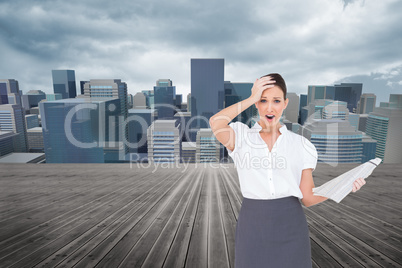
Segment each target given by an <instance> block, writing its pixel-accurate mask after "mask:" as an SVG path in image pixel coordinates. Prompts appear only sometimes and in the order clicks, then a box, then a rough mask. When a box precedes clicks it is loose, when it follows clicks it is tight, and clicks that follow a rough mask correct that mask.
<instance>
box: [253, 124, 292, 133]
mask: <svg viewBox="0 0 402 268" xmlns="http://www.w3.org/2000/svg"><path fill="white" fill-rule="evenodd" d="M252 129H257V130H258V131H260V130H261V129H262V127H261V125H260V123H258V122H255V124H254V126H253V127H252ZM287 130H288V129H287V127H286V125H282V126H281V127H280V128H279V132H280V133H281V134H284V133H285V132H286V131H287Z"/></svg>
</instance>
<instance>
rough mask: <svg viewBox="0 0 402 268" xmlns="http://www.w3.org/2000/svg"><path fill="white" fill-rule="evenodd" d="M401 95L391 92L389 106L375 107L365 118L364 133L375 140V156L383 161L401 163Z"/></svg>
mask: <svg viewBox="0 0 402 268" xmlns="http://www.w3.org/2000/svg"><path fill="white" fill-rule="evenodd" d="M401 97H402V94H391V95H390V98H389V99H390V102H389V103H388V106H389V107H376V108H374V111H373V112H371V113H370V114H369V116H368V118H367V125H366V133H367V135H369V136H370V137H371V138H373V139H374V140H376V141H377V149H376V157H379V158H381V159H382V160H383V162H384V163H402V139H401V133H402V101H400V100H402V98H401ZM398 101H399V102H398Z"/></svg>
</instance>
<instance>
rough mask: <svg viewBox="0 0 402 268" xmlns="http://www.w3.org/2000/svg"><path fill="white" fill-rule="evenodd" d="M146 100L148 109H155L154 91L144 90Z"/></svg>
mask: <svg viewBox="0 0 402 268" xmlns="http://www.w3.org/2000/svg"><path fill="white" fill-rule="evenodd" d="M141 92H142V93H144V95H145V98H146V105H147V107H148V108H151V109H155V98H154V91H153V90H142V91H141Z"/></svg>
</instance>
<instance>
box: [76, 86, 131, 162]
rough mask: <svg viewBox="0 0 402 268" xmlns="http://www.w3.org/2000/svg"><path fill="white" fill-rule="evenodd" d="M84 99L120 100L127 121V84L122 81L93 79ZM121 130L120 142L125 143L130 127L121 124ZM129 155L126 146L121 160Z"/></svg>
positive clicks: (121, 110) (124, 118)
mask: <svg viewBox="0 0 402 268" xmlns="http://www.w3.org/2000/svg"><path fill="white" fill-rule="evenodd" d="M84 97H90V98H96V99H99V100H102V99H110V98H116V99H119V101H120V105H119V108H120V114H121V115H122V116H123V118H122V119H123V120H126V119H127V115H128V102H127V84H126V83H125V82H122V81H121V79H91V80H90V81H89V82H88V83H85V84H84ZM123 120H122V121H123ZM119 122H121V121H119ZM123 128H124V129H123ZM119 129H120V130H119V135H120V137H119V140H120V142H123V140H124V139H125V140H127V139H128V127H127V125H125V124H121V123H119ZM127 153H128V146H126V145H125V144H124V150H123V152H122V155H121V158H122V159H121V160H124V159H125V158H126V156H125V155H126V154H127ZM123 155H124V156H123ZM123 158H124V159H123Z"/></svg>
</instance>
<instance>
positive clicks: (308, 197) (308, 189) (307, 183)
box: [300, 168, 366, 207]
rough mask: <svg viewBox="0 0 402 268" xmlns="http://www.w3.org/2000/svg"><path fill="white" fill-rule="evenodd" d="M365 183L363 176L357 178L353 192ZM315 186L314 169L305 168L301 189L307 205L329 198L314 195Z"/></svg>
mask: <svg viewBox="0 0 402 268" xmlns="http://www.w3.org/2000/svg"><path fill="white" fill-rule="evenodd" d="M364 184H366V181H365V180H364V179H363V178H359V179H357V180H356V181H355V182H354V183H353V190H352V192H356V191H358V190H359V189H360V188H361V187H362V186H363V185H364ZM314 187H315V186H314V181H313V170H312V169H311V168H309V169H303V171H302V177H301V181H300V190H301V192H302V194H303V199H302V200H301V201H302V203H303V205H305V206H306V207H311V206H314V205H316V204H318V203H321V202H323V201H325V200H327V199H328V198H327V197H324V196H319V195H313V188H314Z"/></svg>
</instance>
